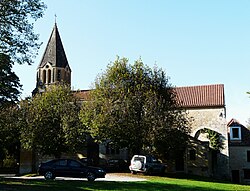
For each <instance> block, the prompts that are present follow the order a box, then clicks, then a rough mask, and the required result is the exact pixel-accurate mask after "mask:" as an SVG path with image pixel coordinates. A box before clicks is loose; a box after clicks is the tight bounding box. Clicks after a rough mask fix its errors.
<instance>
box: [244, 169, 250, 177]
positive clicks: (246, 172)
mask: <svg viewBox="0 0 250 191" xmlns="http://www.w3.org/2000/svg"><path fill="white" fill-rule="evenodd" d="M244 179H250V169H244Z"/></svg>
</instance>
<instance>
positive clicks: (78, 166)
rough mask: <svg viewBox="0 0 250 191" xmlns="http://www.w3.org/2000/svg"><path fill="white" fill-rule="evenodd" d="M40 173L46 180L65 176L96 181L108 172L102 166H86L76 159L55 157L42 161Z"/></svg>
mask: <svg viewBox="0 0 250 191" xmlns="http://www.w3.org/2000/svg"><path fill="white" fill-rule="evenodd" d="M38 173H39V175H42V176H44V178H45V179H46V180H48V179H55V177H58V176H61V177H62V176H63V177H75V178H87V179H88V181H94V180H95V179H96V178H105V175H106V172H105V171H104V170H103V169H102V168H98V167H92V166H86V165H84V164H82V163H81V162H80V161H78V160H74V159H55V160H51V161H48V162H45V163H41V164H40V165H39V169H38Z"/></svg>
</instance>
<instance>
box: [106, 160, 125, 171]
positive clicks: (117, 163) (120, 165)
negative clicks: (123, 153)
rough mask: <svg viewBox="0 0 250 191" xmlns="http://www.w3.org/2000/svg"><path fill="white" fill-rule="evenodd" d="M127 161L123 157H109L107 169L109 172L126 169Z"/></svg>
mask: <svg viewBox="0 0 250 191" xmlns="http://www.w3.org/2000/svg"><path fill="white" fill-rule="evenodd" d="M128 167H129V165H128V163H127V161H126V160H123V159H109V160H108V164H107V167H106V168H107V171H110V172H124V171H127V170H128Z"/></svg>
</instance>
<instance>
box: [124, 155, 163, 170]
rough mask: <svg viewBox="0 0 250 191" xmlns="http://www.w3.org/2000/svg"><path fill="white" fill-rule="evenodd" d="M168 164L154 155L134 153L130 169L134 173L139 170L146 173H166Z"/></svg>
mask: <svg viewBox="0 0 250 191" xmlns="http://www.w3.org/2000/svg"><path fill="white" fill-rule="evenodd" d="M165 169H166V165H165V164H163V163H161V161H159V160H158V159H156V158H155V157H153V156H144V155H134V156H133V157H132V159H131V163H130V166H129V170H130V172H131V173H132V174H136V173H137V172H141V173H145V174H149V175H150V174H153V173H159V174H164V173H165Z"/></svg>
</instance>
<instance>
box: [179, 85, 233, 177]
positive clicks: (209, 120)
mask: <svg viewBox="0 0 250 191" xmlns="http://www.w3.org/2000/svg"><path fill="white" fill-rule="evenodd" d="M175 89H176V93H177V97H178V100H179V101H180V104H181V106H182V107H183V108H184V109H186V111H187V113H188V116H189V118H191V119H192V121H191V129H192V130H191V137H192V138H193V141H192V142H193V144H192V147H194V142H196V149H191V150H192V151H191V152H193V153H192V154H193V155H195V156H196V157H198V156H199V159H200V160H203V161H204V164H205V163H206V161H207V160H209V161H208V163H207V164H208V165H207V167H206V168H204V167H205V166H204V165H203V164H202V166H200V165H198V164H196V163H195V161H193V162H192V164H193V165H190V164H191V163H190V162H189V161H188V160H189V159H190V157H188V155H190V152H189V151H190V148H188V151H187V152H186V159H187V161H186V163H185V164H186V166H185V169H184V170H185V172H187V173H188V172H192V173H193V174H200V173H199V171H200V169H201V168H202V169H203V170H205V169H207V170H206V171H207V172H206V174H207V175H209V176H212V177H217V178H225V179H228V178H229V152H228V134H227V124H226V107H225V97H224V85H223V84H215V85H203V86H189V87H177V88H175ZM205 130H212V131H213V132H217V133H218V134H219V135H220V139H221V141H222V145H223V149H221V150H220V152H214V151H213V150H211V149H210V152H208V153H207V152H205V153H203V154H202V155H198V153H199V152H200V151H201V149H202V148H203V150H204V149H205V150H206V148H205V147H204V144H205V142H208V143H209V142H210V140H209V139H208V138H207V137H208V133H206V131H205ZM197 141H200V143H202V144H197V143H198V142H197ZM202 145H203V146H202ZM197 162H198V161H197ZM198 163H200V164H201V162H198ZM190 169H192V170H190ZM195 169H196V170H195Z"/></svg>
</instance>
